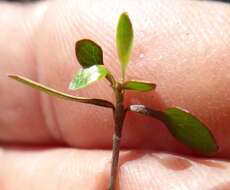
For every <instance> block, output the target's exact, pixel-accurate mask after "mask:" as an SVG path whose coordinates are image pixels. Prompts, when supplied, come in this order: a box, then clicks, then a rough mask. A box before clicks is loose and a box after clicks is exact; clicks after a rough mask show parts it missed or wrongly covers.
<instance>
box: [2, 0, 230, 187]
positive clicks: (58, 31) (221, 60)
mask: <svg viewBox="0 0 230 190" xmlns="http://www.w3.org/2000/svg"><path fill="white" fill-rule="evenodd" d="M83 2H84V3H83ZM0 7H1V11H0V31H1V32H0V62H1V64H0V70H1V73H2V75H0V87H1V88H0V97H1V101H0V107H1V109H0V141H1V142H2V144H4V145H2V148H1V154H0V163H1V164H0V189H3V190H11V189H17V190H30V189H34V190H37V189H39V190H40V189H49V190H55V189H70V190H72V189H73V190H74V189H79V190H80V189H84V190H95V189H98V190H101V189H106V187H107V183H108V177H109V169H110V159H111V151H110V148H111V139H112V132H113V123H112V121H113V120H112V112H111V111H110V110H109V109H105V108H99V107H95V106H91V105H84V104H79V103H71V102H66V101H63V100H59V99H56V98H51V97H49V96H47V95H44V94H41V93H38V92H37V91H34V90H32V89H30V88H28V87H25V86H23V85H21V84H18V83H16V82H15V81H12V80H10V79H9V78H7V77H6V74H8V73H17V74H21V75H23V76H26V77H29V78H31V79H34V80H36V81H39V82H41V83H43V84H46V85H48V86H51V87H54V88H56V89H59V90H62V91H65V92H69V91H68V90H67V86H68V83H69V81H70V80H71V78H72V76H73V75H74V73H75V72H76V71H77V70H78V69H79V68H80V66H79V65H78V64H77V61H76V58H75V55H74V43H75V41H76V40H79V39H82V38H90V39H92V40H94V41H96V42H97V43H99V44H100V45H101V46H102V48H103V51H104V62H105V65H106V66H107V67H108V68H109V69H110V70H111V72H112V73H114V74H115V75H116V77H119V69H120V68H119V63H118V59H117V56H116V53H115V52H116V50H115V43H114V35H115V28H116V23H117V19H118V16H119V14H120V13H121V12H123V11H127V12H128V13H129V15H130V17H131V19H132V22H133V26H134V31H135V42H134V49H133V56H132V61H131V63H130V66H129V68H128V70H127V78H130V79H131V78H132V79H133V78H138V79H145V80H149V81H153V82H155V83H156V84H157V89H156V91H155V92H151V93H134V92H128V93H127V98H126V103H127V104H128V103H144V104H146V105H148V106H149V107H155V108H159V109H165V108H167V107H171V106H180V107H183V108H185V109H187V110H189V111H190V112H192V113H193V114H194V115H196V116H197V117H199V118H200V119H201V120H202V121H203V122H204V123H206V125H207V126H208V127H209V128H210V130H211V131H212V132H213V134H214V136H215V137H216V140H217V142H218V145H219V146H220V150H219V152H218V153H217V154H216V155H215V158H209V159H207V158H199V159H198V158H196V159H195V158H193V157H189V156H176V155H174V154H173V153H182V154H184V155H185V154H190V155H191V154H194V153H193V152H191V150H189V149H188V148H187V147H185V146H184V145H182V144H181V143H179V142H177V141H176V140H175V139H174V138H173V137H172V136H171V135H170V134H169V132H168V131H167V129H166V128H165V127H164V126H163V125H162V124H161V123H160V122H158V121H156V120H153V119H151V118H147V117H144V116H140V115H137V114H133V113H129V114H128V115H127V119H126V122H125V127H124V131H123V140H122V146H123V147H125V148H127V149H128V150H126V151H124V152H122V154H121V162H120V166H121V167H120V173H119V179H120V180H119V183H118V186H120V189H121V190H138V189H148V190H151V189H161V190H168V189H186V190H187V189H189V190H190V189H193V190H194V189H202V190H206V189H207V190H225V189H229V187H230V177H229V176H230V163H229V162H228V161H227V160H228V159H230V138H229V136H230V128H229V123H230V88H229V81H230V53H229V49H230V33H229V31H230V21H229V18H230V6H229V5H228V4H222V3H214V2H199V1H181V0H177V1H176V0H174V1H170V0H163V1H155V2H153V1H125V2H124V1H122V2H117V1H114V2H112V1H103V2H102V1H98V2H94V1H90V2H88V1H75V0H72V1H71V0H70V1H66V2H64V1H49V2H42V3H36V4H31V5H18V4H8V3H0ZM73 94H77V95H80V96H88V97H97V98H104V99H107V100H111V101H113V94H112V92H111V90H110V88H109V86H108V83H107V82H106V81H101V82H98V83H96V84H94V85H92V86H90V87H89V88H87V89H84V90H80V91H78V92H74V93H73ZM12 144H13V145H14V146H12ZM19 144H24V145H23V146H17V145H19ZM50 144H53V145H56V146H57V147H56V148H49V147H47V146H45V145H50ZM15 145H16V146H15ZM38 145H39V148H38V147H37V146H38ZM60 145H68V146H70V147H74V148H61V147H60ZM28 147H29V148H28ZM103 148H107V149H108V150H102V149H103ZM132 148H136V149H137V150H135V151H134V150H131V149H132ZM83 149H85V150H83ZM89 149H96V150H89ZM129 149H130V150H129ZM146 149H148V151H146ZM156 150H157V151H156ZM163 151H164V152H165V151H167V152H170V153H163ZM223 158H224V159H226V161H221V160H220V159H223Z"/></svg>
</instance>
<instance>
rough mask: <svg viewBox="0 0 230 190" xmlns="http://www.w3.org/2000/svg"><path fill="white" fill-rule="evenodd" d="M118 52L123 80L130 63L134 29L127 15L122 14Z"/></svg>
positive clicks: (118, 32) (117, 39)
mask: <svg viewBox="0 0 230 190" xmlns="http://www.w3.org/2000/svg"><path fill="white" fill-rule="evenodd" d="M116 43H117V52H118V57H119V60H120V62H121V70H122V78H123V80H124V77H125V69H126V67H127V65H128V63H129V59H130V54H131V50H132V43H133V27H132V23H131V20H130V19H129V16H128V14H127V13H122V14H121V16H120V18H119V21H118V25H117V34H116Z"/></svg>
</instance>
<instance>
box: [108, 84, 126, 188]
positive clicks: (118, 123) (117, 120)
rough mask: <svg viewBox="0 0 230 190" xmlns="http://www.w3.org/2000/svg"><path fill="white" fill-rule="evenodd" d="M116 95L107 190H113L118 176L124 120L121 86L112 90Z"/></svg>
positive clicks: (118, 85)
mask: <svg viewBox="0 0 230 190" xmlns="http://www.w3.org/2000/svg"><path fill="white" fill-rule="evenodd" d="M114 91H115V95H116V105H115V112H114V124H115V127H114V134H113V153H112V154H113V155H112V166H111V175H110V182H109V190H115V187H116V179H117V174H118V161H119V152H120V141H121V134H122V126H123V122H124V118H125V109H124V105H123V90H122V89H121V85H120V84H119V83H118V84H117V85H116V88H115V89H114Z"/></svg>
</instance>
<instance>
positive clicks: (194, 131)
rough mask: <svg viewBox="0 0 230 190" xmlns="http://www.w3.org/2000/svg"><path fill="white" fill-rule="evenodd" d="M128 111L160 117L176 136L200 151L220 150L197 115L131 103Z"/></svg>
mask: <svg viewBox="0 0 230 190" xmlns="http://www.w3.org/2000/svg"><path fill="white" fill-rule="evenodd" d="M128 111H133V112H137V113H140V114H143V115H145V116H150V117H153V118H155V119H159V120H160V121H162V122H163V123H164V124H165V125H166V126H167V128H168V129H169V131H170V132H171V133H172V135H173V136H174V137H175V138H177V139H178V140H180V141H181V142H182V143H184V144H186V145H187V146H189V147H190V148H192V149H194V150H196V151H198V152H200V153H203V154H211V153H215V152H217V150H218V145H217V144H216V141H215V139H214V137H213V135H212V133H211V132H210V131H209V129H208V128H207V127H206V126H205V125H204V124H203V123H202V122H201V121H199V120H198V119H197V118H196V117H194V116H193V115H191V114H190V113H188V112H185V111H182V110H181V109H179V108H169V109H167V110H166V111H164V112H162V111H158V110H153V109H150V108H147V107H146V106H144V105H130V106H129V108H128Z"/></svg>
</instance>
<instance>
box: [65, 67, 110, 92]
mask: <svg viewBox="0 0 230 190" xmlns="http://www.w3.org/2000/svg"><path fill="white" fill-rule="evenodd" d="M107 74H108V70H107V69H106V68H105V66H104V65H93V66H91V67H89V68H86V69H80V71H79V73H77V74H76V76H75V78H74V79H73V80H72V81H71V82H70V84H69V89H71V90H77V89H80V88H84V87H86V86H88V85H90V84H91V83H93V82H96V81H97V80H100V79H103V78H105V77H106V75H107Z"/></svg>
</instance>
